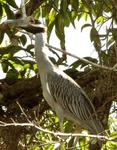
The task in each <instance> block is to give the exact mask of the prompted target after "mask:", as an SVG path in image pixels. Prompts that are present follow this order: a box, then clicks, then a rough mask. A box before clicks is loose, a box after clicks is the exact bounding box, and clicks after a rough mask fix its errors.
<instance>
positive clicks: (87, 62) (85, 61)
mask: <svg viewBox="0 0 117 150" xmlns="http://www.w3.org/2000/svg"><path fill="white" fill-rule="evenodd" d="M46 46H47V47H49V48H52V49H54V50H56V51H59V52H62V53H65V54H66V55H69V56H71V57H74V58H76V59H79V60H81V61H82V62H84V63H86V64H90V65H92V66H95V67H98V68H100V69H104V70H109V71H117V69H116V68H113V67H112V68H110V67H106V66H103V65H98V64H96V63H93V62H91V61H89V60H87V59H84V58H80V57H78V56H76V55H74V54H71V53H69V52H66V51H65V50H63V49H59V48H56V47H54V46H51V45H49V44H47V43H46Z"/></svg>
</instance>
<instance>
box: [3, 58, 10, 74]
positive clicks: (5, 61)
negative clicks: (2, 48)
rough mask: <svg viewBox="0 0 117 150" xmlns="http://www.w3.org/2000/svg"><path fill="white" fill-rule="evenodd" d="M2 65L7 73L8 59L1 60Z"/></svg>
mask: <svg viewBox="0 0 117 150" xmlns="http://www.w3.org/2000/svg"><path fill="white" fill-rule="evenodd" d="M1 66H2V70H3V72H4V73H6V72H7V71H8V67H9V66H8V63H7V60H4V61H2V62H1Z"/></svg>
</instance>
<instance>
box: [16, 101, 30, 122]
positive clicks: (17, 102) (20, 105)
mask: <svg viewBox="0 0 117 150" xmlns="http://www.w3.org/2000/svg"><path fill="white" fill-rule="evenodd" d="M16 103H17V105H18V106H19V108H20V110H21V112H22V113H23V115H24V116H25V118H26V119H27V121H28V122H29V123H31V121H30V120H29V119H28V116H27V115H26V113H25V112H24V110H23V108H22V107H21V105H20V104H19V102H18V101H16Z"/></svg>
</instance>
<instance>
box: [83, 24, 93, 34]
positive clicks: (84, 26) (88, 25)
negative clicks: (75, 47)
mask: <svg viewBox="0 0 117 150" xmlns="http://www.w3.org/2000/svg"><path fill="white" fill-rule="evenodd" d="M86 27H91V24H90V23H86V24H84V25H83V26H82V28H81V32H82V30H83V29H84V28H86Z"/></svg>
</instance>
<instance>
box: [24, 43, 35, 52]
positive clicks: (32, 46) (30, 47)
mask: <svg viewBox="0 0 117 150" xmlns="http://www.w3.org/2000/svg"><path fill="white" fill-rule="evenodd" d="M33 48H34V45H33V44H30V45H28V46H27V48H26V49H27V50H28V51H30V50H31V49H33Z"/></svg>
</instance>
